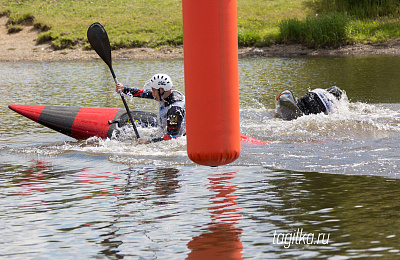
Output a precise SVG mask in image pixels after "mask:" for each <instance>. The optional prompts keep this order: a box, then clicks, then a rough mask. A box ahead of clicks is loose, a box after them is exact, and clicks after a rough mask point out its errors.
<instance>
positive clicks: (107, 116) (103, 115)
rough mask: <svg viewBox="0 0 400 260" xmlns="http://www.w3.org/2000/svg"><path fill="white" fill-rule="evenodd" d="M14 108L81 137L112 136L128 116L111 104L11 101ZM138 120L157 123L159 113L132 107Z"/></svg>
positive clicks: (43, 123) (40, 121) (52, 126)
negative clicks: (34, 103)
mask: <svg viewBox="0 0 400 260" xmlns="http://www.w3.org/2000/svg"><path fill="white" fill-rule="evenodd" d="M8 107H9V108H10V109H12V110H14V111H15V112H17V113H19V114H21V115H23V116H25V117H27V118H29V119H31V120H33V121H35V122H37V123H39V124H42V125H44V126H46V127H49V128H51V129H53V130H55V131H57V132H60V133H62V134H65V135H68V136H71V137H73V138H75V139H78V140H82V139H87V138H89V137H93V136H97V137H100V138H103V139H105V138H107V137H111V135H112V132H113V131H114V130H115V129H116V126H117V125H118V126H119V127H122V126H124V125H125V124H126V123H127V122H128V121H129V117H128V114H127V113H126V110H125V109H122V108H108V107H69V106H40V105H9V106H8ZM131 114H132V118H133V120H135V122H136V123H137V124H143V125H144V126H157V114H155V113H151V112H144V111H131Z"/></svg>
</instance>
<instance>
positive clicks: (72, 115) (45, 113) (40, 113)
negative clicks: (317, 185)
mask: <svg viewBox="0 0 400 260" xmlns="http://www.w3.org/2000/svg"><path fill="white" fill-rule="evenodd" d="M8 107H9V108H10V109H11V110H13V111H15V112H17V113H18V114H21V115H23V116H25V117H26V118H29V119H31V120H33V121H35V122H37V123H39V124H41V125H44V126H46V127H48V128H51V129H53V130H55V131H57V132H59V133H62V134H64V135H68V136H70V137H73V138H75V139H78V140H85V139H88V138H90V137H95V136H97V137H100V138H102V139H106V138H111V137H112V134H113V132H114V131H115V130H116V129H117V127H123V126H125V125H126V124H129V123H130V120H129V117H128V114H127V113H126V110H125V109H123V108H108V107H72V106H50V105H46V106H45V105H18V104H12V105H9V106H8ZM131 115H132V118H133V120H135V123H136V125H140V126H142V127H149V126H151V127H157V126H158V115H157V114H155V113H152V112H146V111H131ZM240 139H241V141H242V142H243V143H246V144H249V145H265V144H267V143H268V141H262V140H258V139H255V138H252V137H249V136H246V135H242V134H241V135H240Z"/></svg>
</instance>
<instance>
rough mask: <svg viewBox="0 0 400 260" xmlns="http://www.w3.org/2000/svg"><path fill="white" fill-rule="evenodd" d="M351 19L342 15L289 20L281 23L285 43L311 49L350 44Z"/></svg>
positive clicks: (335, 14)
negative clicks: (301, 45)
mask: <svg viewBox="0 0 400 260" xmlns="http://www.w3.org/2000/svg"><path fill="white" fill-rule="evenodd" d="M348 22H349V17H348V16H347V15H344V14H340V13H332V14H328V15H323V16H317V17H310V16H308V17H307V18H306V19H305V20H299V19H297V18H293V19H287V20H284V21H282V22H281V23H280V25H279V28H280V37H281V41H282V42H284V43H301V44H304V45H306V46H309V47H327V46H332V47H336V46H339V45H343V44H346V43H347V42H348V34H347V25H348Z"/></svg>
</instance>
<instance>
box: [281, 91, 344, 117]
mask: <svg viewBox="0 0 400 260" xmlns="http://www.w3.org/2000/svg"><path fill="white" fill-rule="evenodd" d="M342 94H343V91H342V90H341V89H340V88H338V87H336V86H332V87H330V88H328V89H321V88H317V89H314V90H312V91H310V92H307V93H306V94H305V95H304V96H302V97H301V98H299V99H296V98H295V97H294V95H293V94H292V92H290V91H289V90H285V91H283V92H281V93H280V94H279V95H278V96H277V97H276V99H275V107H276V112H277V113H278V114H279V116H280V117H281V118H282V119H284V120H293V119H296V118H298V117H300V116H302V115H309V114H319V113H325V114H329V113H331V112H332V111H334V110H335V109H337V106H338V101H339V100H340V99H341V98H342Z"/></svg>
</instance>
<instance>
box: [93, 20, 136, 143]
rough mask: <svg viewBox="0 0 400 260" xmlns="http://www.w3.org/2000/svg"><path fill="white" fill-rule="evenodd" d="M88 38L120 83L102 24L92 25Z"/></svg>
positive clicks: (133, 122)
mask: <svg viewBox="0 0 400 260" xmlns="http://www.w3.org/2000/svg"><path fill="white" fill-rule="evenodd" d="M87 37H88V40H89V43H90V45H91V46H92V48H93V49H94V50H95V51H96V53H97V54H98V55H99V56H100V58H101V59H102V60H103V61H104V62H105V63H106V64H107V65H108V67H109V68H110V71H111V74H112V76H113V78H114V81H115V84H117V83H118V80H117V77H116V76H115V73H114V70H113V68H112V65H111V64H112V60H111V46H110V41H109V39H108V35H107V32H106V30H105V29H104V27H103V25H101V24H100V23H94V24H92V25H91V26H90V27H89V29H88V31H87ZM119 94H120V95H121V99H122V102H124V106H125V109H126V112H127V113H128V116H129V119H130V120H131V122H132V125H133V129H134V130H135V134H136V137H137V139H139V138H140V137H139V133H138V131H137V128H136V125H135V121H133V118H132V115H131V112H130V111H129V107H128V104H127V103H126V100H125V98H124V94H123V93H122V91H120V92H119Z"/></svg>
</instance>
